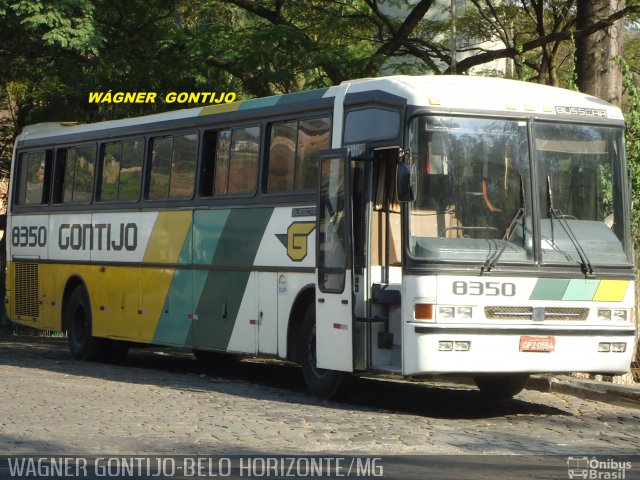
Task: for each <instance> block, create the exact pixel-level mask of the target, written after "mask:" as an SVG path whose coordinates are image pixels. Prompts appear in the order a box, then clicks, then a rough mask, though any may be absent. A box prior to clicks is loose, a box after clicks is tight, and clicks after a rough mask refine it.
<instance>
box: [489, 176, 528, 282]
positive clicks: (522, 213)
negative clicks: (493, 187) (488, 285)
mask: <svg viewBox="0 0 640 480" xmlns="http://www.w3.org/2000/svg"><path fill="white" fill-rule="evenodd" d="M524 198H525V197H524V181H523V180H522V175H520V208H519V209H518V210H517V211H516V213H515V214H514V215H513V218H512V219H511V223H509V226H508V227H507V230H505V232H504V235H503V237H502V242H503V243H502V247H500V250H498V251H496V252H495V253H494V254H493V255H492V256H490V257H489V258H488V259H487V261H486V262H484V265H483V266H482V267H480V275H482V274H483V273H484V272H490V271H491V270H492V269H493V268H494V267H495V266H496V263H498V260H500V257H501V256H502V254H503V253H504V251H505V250H506V249H507V245H509V242H510V241H511V237H513V233H514V232H515V231H516V228H515V227H516V225H517V223H518V222H519V221H520V220H522V241H523V242H524V239H525V234H526V226H527V218H526V215H527V207H526V206H525V199H524Z"/></svg>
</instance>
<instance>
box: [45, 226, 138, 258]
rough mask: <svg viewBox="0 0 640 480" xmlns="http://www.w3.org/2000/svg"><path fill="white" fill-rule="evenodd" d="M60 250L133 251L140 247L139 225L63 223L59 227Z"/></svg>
mask: <svg viewBox="0 0 640 480" xmlns="http://www.w3.org/2000/svg"><path fill="white" fill-rule="evenodd" d="M58 247H60V250H68V249H71V250H107V251H109V250H115V251H120V250H122V249H125V250H129V251H133V250H135V249H136V248H137V247H138V226H137V225H136V224H135V223H127V224H124V223H121V224H119V225H111V224H110V223H97V224H95V225H93V224H91V223H73V224H70V223H63V224H62V225H60V228H59V229H58Z"/></svg>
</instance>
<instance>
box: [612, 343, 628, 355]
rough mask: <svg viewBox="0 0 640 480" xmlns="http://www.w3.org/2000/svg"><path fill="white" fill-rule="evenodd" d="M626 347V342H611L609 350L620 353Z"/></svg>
mask: <svg viewBox="0 0 640 480" xmlns="http://www.w3.org/2000/svg"><path fill="white" fill-rule="evenodd" d="M626 349H627V344H626V343H612V344H611V351H612V352H618V353H622V352H624V351H625V350H626Z"/></svg>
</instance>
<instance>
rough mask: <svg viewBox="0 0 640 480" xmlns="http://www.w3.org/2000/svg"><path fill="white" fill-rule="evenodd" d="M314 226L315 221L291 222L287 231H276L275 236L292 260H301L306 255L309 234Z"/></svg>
mask: <svg viewBox="0 0 640 480" xmlns="http://www.w3.org/2000/svg"><path fill="white" fill-rule="evenodd" d="M315 228H316V222H293V223H292V224H291V225H289V228H287V233H286V234H284V233H278V234H276V237H277V238H278V240H280V243H282V245H284V246H285V247H286V249H287V256H288V257H289V258H290V259H291V260H293V261H294V262H301V261H302V260H304V259H305V258H306V257H307V254H308V250H309V247H308V243H309V235H310V234H311V232H313V230H314V229H315Z"/></svg>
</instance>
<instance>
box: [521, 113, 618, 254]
mask: <svg viewBox="0 0 640 480" xmlns="http://www.w3.org/2000/svg"><path fill="white" fill-rule="evenodd" d="M533 132H534V149H535V158H536V162H537V171H538V185H539V188H538V195H539V201H540V206H541V207H540V210H541V211H540V218H541V219H540V235H541V238H542V242H541V243H542V244H541V247H542V248H541V251H542V261H543V262H545V263H564V262H576V261H578V255H577V252H576V249H575V248H574V247H573V246H572V244H571V241H570V238H569V235H570V234H573V235H574V236H575V237H576V239H577V240H578V241H579V242H580V245H581V247H582V249H584V252H585V254H586V255H587V257H588V259H589V260H590V261H591V263H601V264H625V263H628V260H627V257H626V255H625V250H626V249H625V248H624V245H625V242H626V238H625V233H624V232H625V229H624V222H623V215H622V214H623V206H624V195H623V192H624V188H623V178H624V177H623V171H622V160H623V148H624V147H623V131H622V129H621V128H614V127H603V126H593V125H575V124H557V123H536V124H535V125H534V130H533ZM552 209H553V210H555V213H556V215H553V213H554V212H552V211H551V210H552ZM558 217H559V218H558ZM563 219H564V220H566V224H567V225H568V226H569V230H570V231H569V232H566V231H565V229H563V228H562V226H561V225H558V221H562V220H563Z"/></svg>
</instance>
